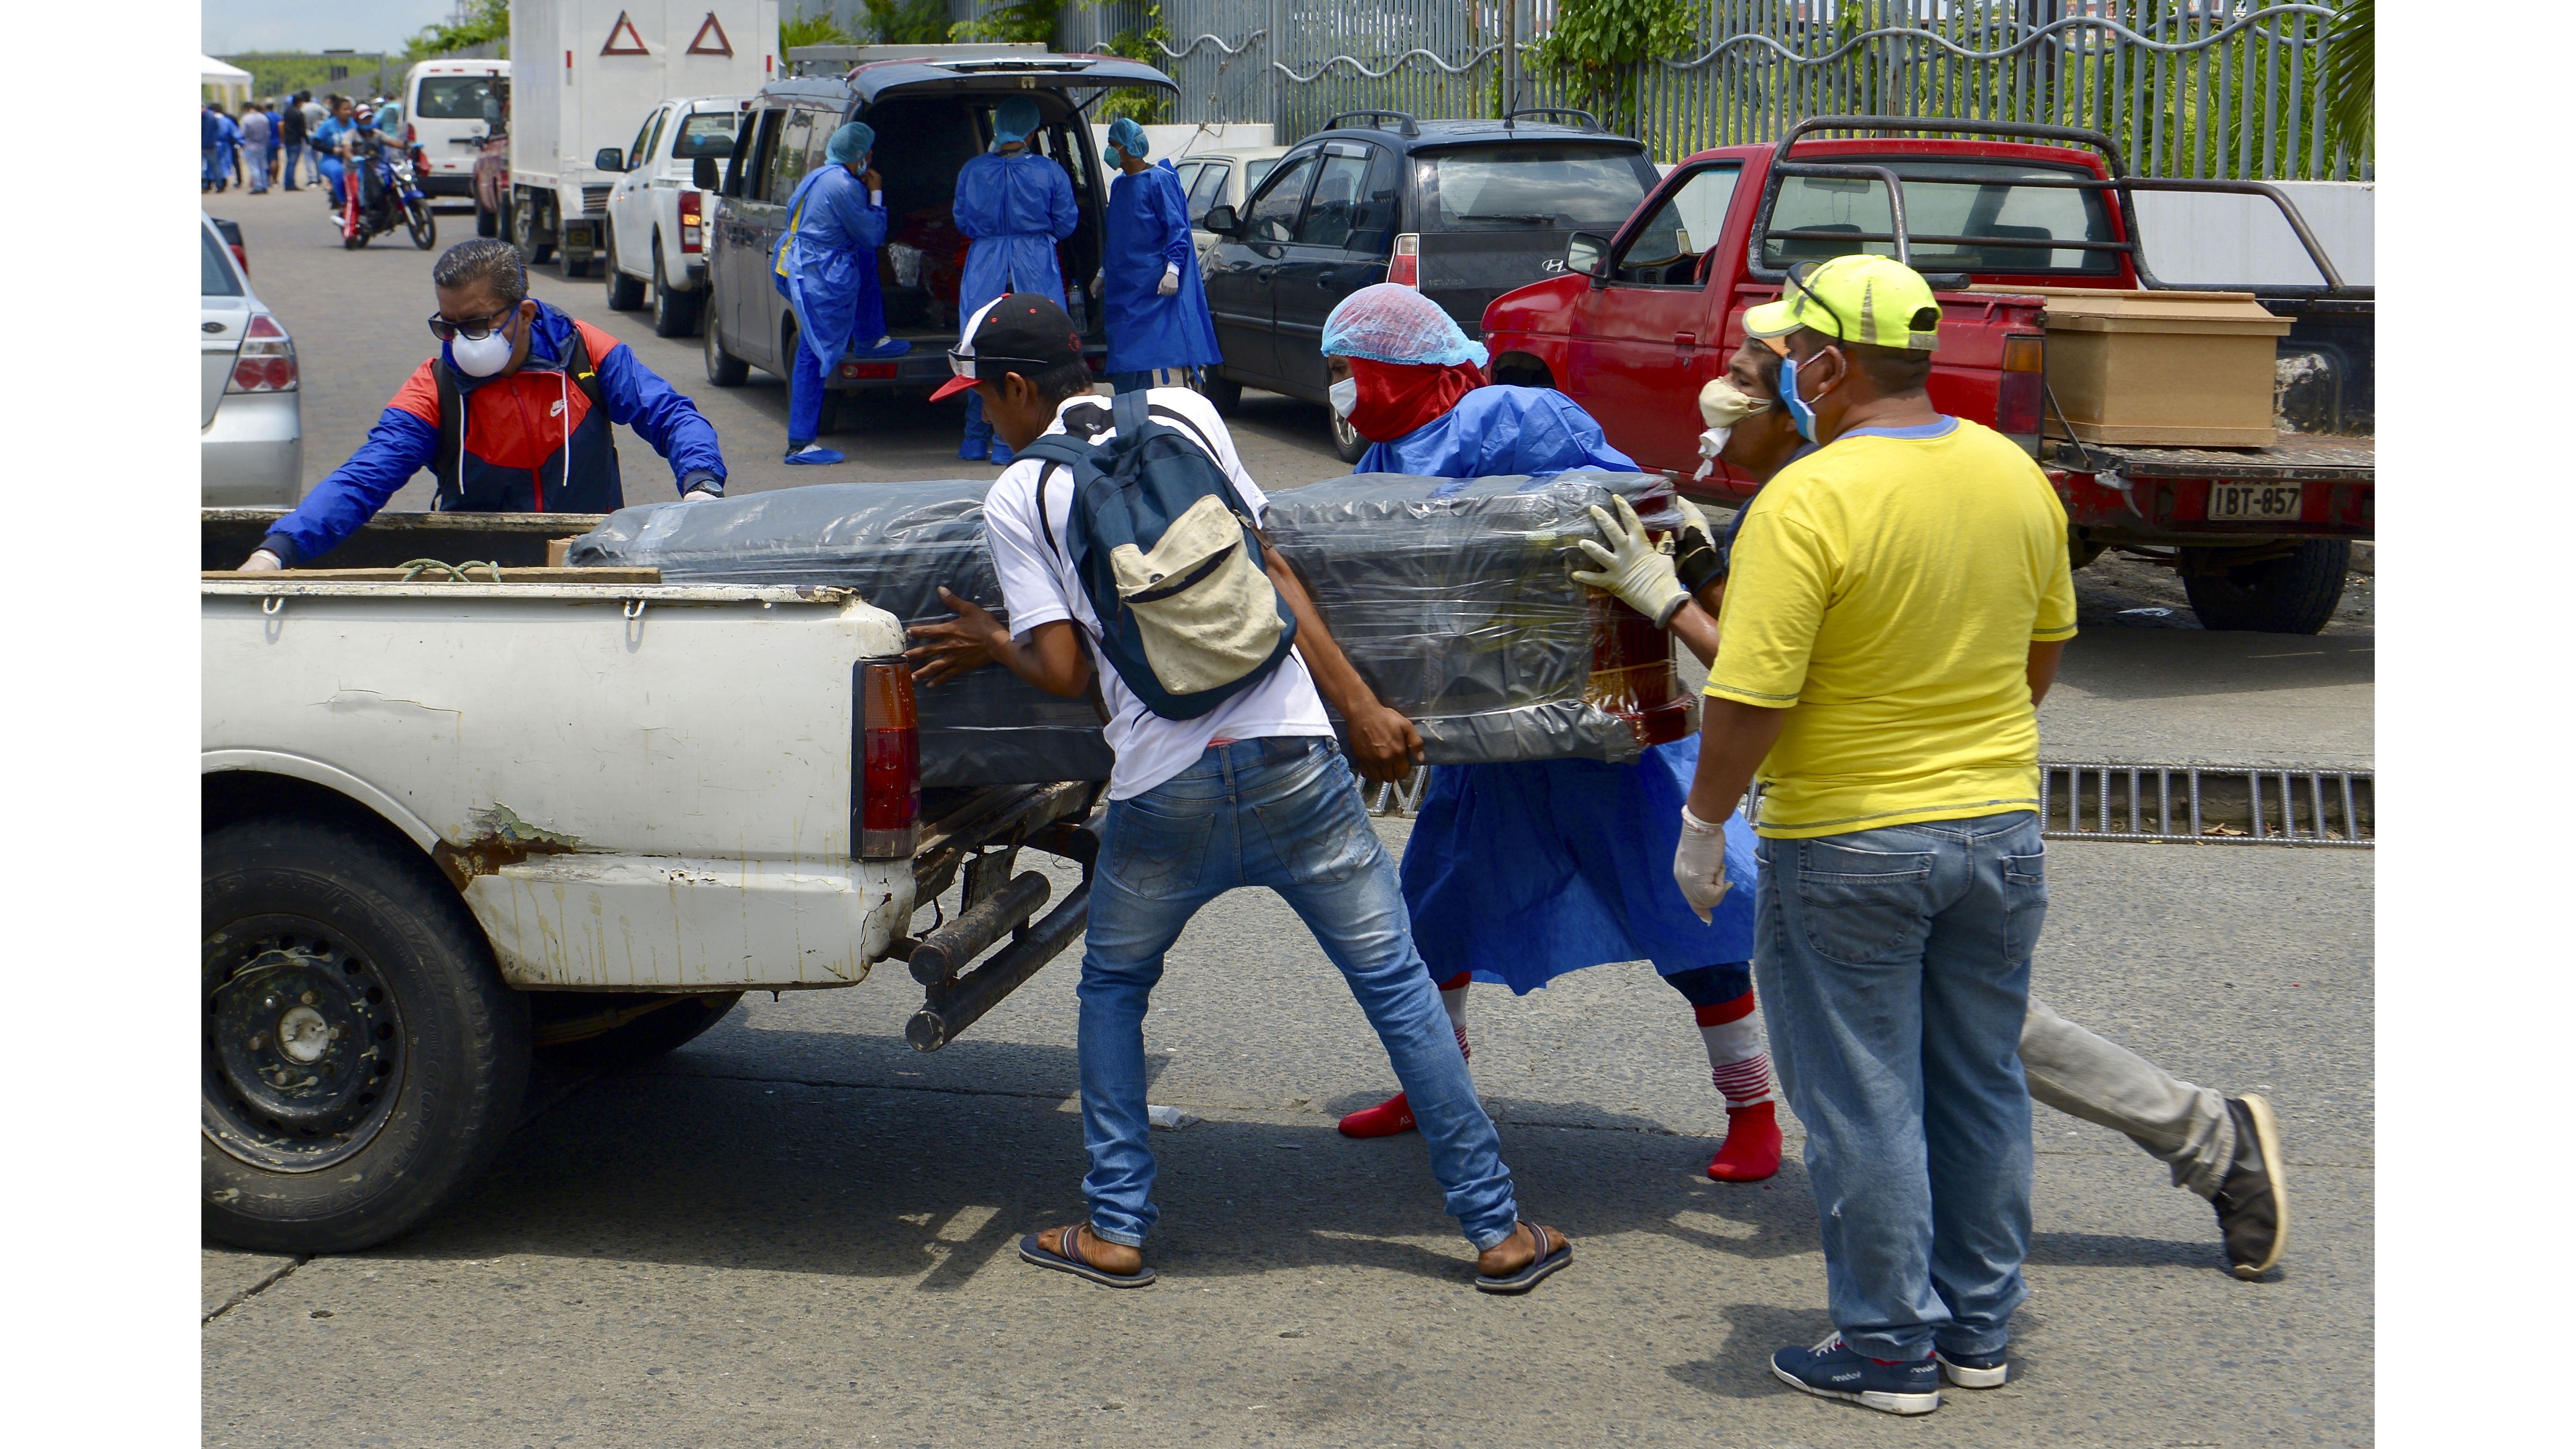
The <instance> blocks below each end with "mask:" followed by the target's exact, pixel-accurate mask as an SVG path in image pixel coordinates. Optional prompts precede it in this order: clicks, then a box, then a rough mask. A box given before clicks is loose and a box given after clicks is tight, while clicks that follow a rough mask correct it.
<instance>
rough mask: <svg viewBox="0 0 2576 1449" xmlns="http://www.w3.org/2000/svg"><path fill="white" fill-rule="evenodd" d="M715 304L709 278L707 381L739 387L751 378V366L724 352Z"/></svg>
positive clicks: (707, 301)
mask: <svg viewBox="0 0 2576 1449" xmlns="http://www.w3.org/2000/svg"><path fill="white" fill-rule="evenodd" d="M715 304H716V292H715V286H714V278H712V277H710V278H708V287H707V299H706V309H707V311H706V317H707V333H706V338H707V345H706V348H705V352H706V359H707V381H709V382H711V383H714V384H715V385H716V386H718V387H740V386H742V385H743V384H744V383H745V382H747V381H749V380H750V378H751V364H750V363H748V362H745V361H743V360H742V359H741V358H739V357H736V356H734V355H733V354H732V353H730V352H727V351H725V345H724V331H723V329H722V328H720V327H719V326H717V325H716V318H717V317H719V316H721V315H723V314H721V313H719V312H718V311H716V305H715Z"/></svg>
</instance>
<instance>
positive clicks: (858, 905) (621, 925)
mask: <svg viewBox="0 0 2576 1449" xmlns="http://www.w3.org/2000/svg"><path fill="white" fill-rule="evenodd" d="M465 903H466V905H467V906H468V907H469V908H471V909H472V911H473V912H474V918H475V919H476V920H477V921H479V922H481V923H482V926H483V929H484V931H485V933H486V934H488V935H489V936H490V937H491V938H492V951H493V954H494V956H495V957H497V958H498V960H499V962H500V966H501V975H502V977H503V978H504V979H506V980H507V981H509V983H510V984H511V985H513V986H518V987H523V988H531V989H538V990H543V989H548V988H552V989H557V990H567V989H568V990H614V991H698V990H719V989H724V990H730V989H734V988H740V987H766V988H772V989H782V990H783V989H785V988H789V987H798V986H851V985H855V984H857V983H858V982H861V981H864V980H866V979H867V975H868V968H869V966H870V965H871V964H872V963H874V962H875V961H876V960H878V959H879V958H881V957H883V956H884V955H885V954H886V950H887V948H888V947H889V946H890V945H892V944H893V942H894V941H895V939H896V938H897V936H899V935H900V934H901V933H902V931H903V929H904V927H905V926H906V925H907V924H909V923H910V921H911V919H912V904H913V875H912V864H911V862H909V861H841V862H838V863H827V862H821V861H770V860H739V859H726V860H700V859H690V858H686V857H679V856H664V855H649V856H636V855H588V854H565V855H536V856H530V857H529V858H527V859H526V860H523V861H519V862H516V863H512V864H508V865H504V866H502V867H501V868H500V869H498V870H497V871H494V872H492V873H491V874H488V875H477V876H475V877H474V878H473V879H472V880H471V881H470V882H469V883H468V884H467V885H466V887H465Z"/></svg>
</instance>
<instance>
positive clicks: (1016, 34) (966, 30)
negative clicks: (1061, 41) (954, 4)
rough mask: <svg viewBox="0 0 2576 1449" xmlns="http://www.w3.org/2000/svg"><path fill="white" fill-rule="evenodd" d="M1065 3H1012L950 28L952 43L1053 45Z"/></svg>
mask: <svg viewBox="0 0 2576 1449" xmlns="http://www.w3.org/2000/svg"><path fill="white" fill-rule="evenodd" d="M1060 4H1061V0H1010V3H1009V4H1006V5H996V6H994V7H993V8H992V9H990V10H987V11H985V12H984V13H983V14H981V15H978V16H976V17H975V18H974V19H972V20H960V21H958V22H957V23H956V24H955V25H952V26H950V27H949V28H948V38H949V39H951V40H1001V41H1018V42H1021V43H1024V44H1026V43H1032V42H1033V43H1035V44H1038V45H1053V44H1054V43H1055V18H1056V11H1057V10H1058V9H1059V8H1060Z"/></svg>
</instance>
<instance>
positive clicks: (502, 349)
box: [447, 327, 517, 377]
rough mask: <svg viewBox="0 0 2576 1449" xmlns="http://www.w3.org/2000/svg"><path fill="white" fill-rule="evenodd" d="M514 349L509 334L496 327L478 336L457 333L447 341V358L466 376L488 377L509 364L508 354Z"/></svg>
mask: <svg viewBox="0 0 2576 1449" xmlns="http://www.w3.org/2000/svg"><path fill="white" fill-rule="evenodd" d="M516 350H517V348H516V346H515V345H514V344H513V343H512V342H511V341H510V334H509V333H507V332H505V331H502V330H501V329H499V328H497V327H496V328H494V329H493V330H491V331H490V332H487V333H485V334H483V335H482V336H480V337H467V336H465V335H464V334H462V333H459V334H458V335H457V336H455V337H453V338H450V339H449V340H448V343H447V356H448V360H449V361H451V362H453V363H455V364H456V370H457V371H458V372H461V373H464V374H465V375H466V376H467V377H490V376H491V375H492V374H494V373H496V372H499V371H500V370H501V369H502V368H505V367H507V366H509V365H510V354H511V353H512V352H514V351H516Z"/></svg>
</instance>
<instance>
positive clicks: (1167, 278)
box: [1154, 262, 1181, 297]
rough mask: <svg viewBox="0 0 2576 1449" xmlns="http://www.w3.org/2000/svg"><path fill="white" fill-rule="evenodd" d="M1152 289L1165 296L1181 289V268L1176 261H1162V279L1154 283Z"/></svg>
mask: <svg viewBox="0 0 2576 1449" xmlns="http://www.w3.org/2000/svg"><path fill="white" fill-rule="evenodd" d="M1154 290H1155V291H1156V292H1158V293H1160V294H1162V295H1163V296H1166V297H1169V296H1171V295H1173V294H1174V293H1176V292H1178V291H1180V290H1181V268H1180V265H1179V264H1178V263H1176V262H1165V263H1163V280H1161V281H1159V282H1156V283H1155V284H1154Z"/></svg>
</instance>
